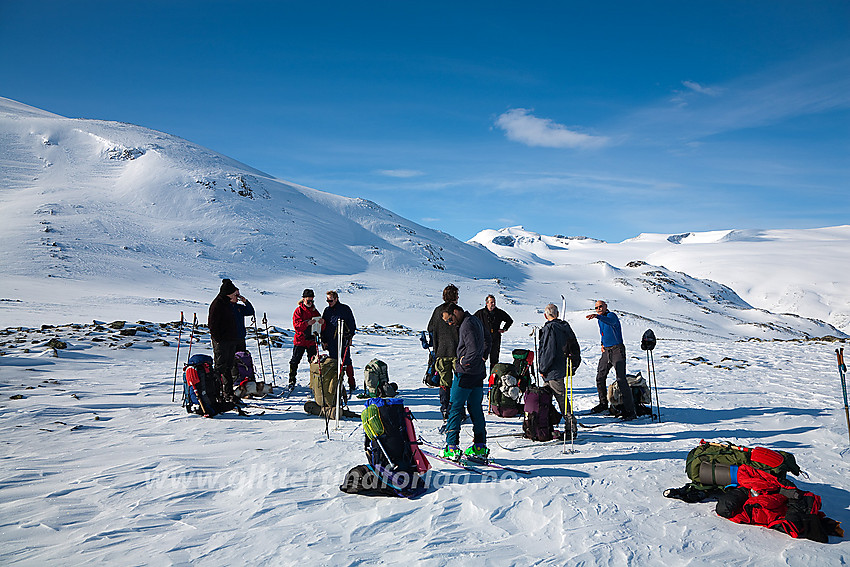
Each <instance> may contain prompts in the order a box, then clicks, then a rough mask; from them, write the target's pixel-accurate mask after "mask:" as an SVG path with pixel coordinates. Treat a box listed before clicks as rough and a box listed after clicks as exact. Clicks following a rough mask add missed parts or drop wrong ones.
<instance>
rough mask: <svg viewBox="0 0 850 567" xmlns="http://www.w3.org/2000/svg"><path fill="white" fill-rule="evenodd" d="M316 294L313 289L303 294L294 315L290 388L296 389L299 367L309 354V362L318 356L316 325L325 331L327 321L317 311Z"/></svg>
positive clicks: (306, 290)
mask: <svg viewBox="0 0 850 567" xmlns="http://www.w3.org/2000/svg"><path fill="white" fill-rule="evenodd" d="M315 297H316V294H315V293H313V290H312V289H309V288H307V289H305V290H304V292H303V293H302V294H301V299H300V300H299V301H298V307H296V308H295V312H294V313H293V314H292V328H293V329H295V337H293V339H292V358H291V359H290V360H289V387H290V389H292V388H295V382H296V380H295V376H296V374H298V365H299V364H300V363H301V359H302V358H303V357H304V353H305V352H306V353H307V362H310V359H312V358H313V357H314V356H316V354H318V351H319V349H318V346H317V342H316V337H315V336H313V334H312V327H313V324H314V323H319V324H320V325H321V326H322V328H321V330H322V331H324V330H325V320H324V319H322V315H321V313H319V310H318V309H316V305H315Z"/></svg>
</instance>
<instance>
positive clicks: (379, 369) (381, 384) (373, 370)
mask: <svg viewBox="0 0 850 567" xmlns="http://www.w3.org/2000/svg"><path fill="white" fill-rule="evenodd" d="M363 389H364V390H365V391H366V394H367V395H368V396H369V397H370V398H392V397H395V395H396V393H398V385H396V383H395V382H390V375H389V372H388V370H387V363H386V362H384V361H382V360H378V359H377V358H373V359H372V360H370V361H369V364H367V365H366V368H365V369H364V371H363Z"/></svg>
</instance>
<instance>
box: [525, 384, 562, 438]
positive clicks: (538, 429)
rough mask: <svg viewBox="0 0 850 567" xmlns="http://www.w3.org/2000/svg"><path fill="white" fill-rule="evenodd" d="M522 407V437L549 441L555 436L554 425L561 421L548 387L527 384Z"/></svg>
mask: <svg viewBox="0 0 850 567" xmlns="http://www.w3.org/2000/svg"><path fill="white" fill-rule="evenodd" d="M524 409H525V418H524V419H523V422H522V436H523V437H525V438H526V439H531V440H533V441H551V440H552V439H554V438H555V426H556V425H557V424H558V423H559V422H560V421H561V414H560V413H559V412H558V410H556V409H555V406H554V405H552V391H551V390H550V389H548V388H537V387H536V386H529V387H528V390H527V391H526V392H525V406H524Z"/></svg>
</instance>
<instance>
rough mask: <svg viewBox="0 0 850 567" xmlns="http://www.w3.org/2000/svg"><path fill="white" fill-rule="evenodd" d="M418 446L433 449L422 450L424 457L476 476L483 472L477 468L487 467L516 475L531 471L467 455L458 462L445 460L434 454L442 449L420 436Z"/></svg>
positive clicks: (527, 473) (526, 473)
mask: <svg viewBox="0 0 850 567" xmlns="http://www.w3.org/2000/svg"><path fill="white" fill-rule="evenodd" d="M419 444H420V445H424V446H426V447H430V448H431V449H433V451H429V450H426V449H422V452H423V453H425V454H426V455H428V456H429V457H433V458H435V459H437V460H438V461H442V462H444V463H448V464H450V465H454V466H456V467H459V468H462V469H465V470H468V471H470V472H474V473H478V474H484V471H483V470H482V469H480V468H479V467H487V468H491V469H498V470H502V471H506V472H512V473H517V474H524V475H529V474H531V471H528V470H525V469H518V468H515V467H509V466H506V465H502V464H499V463H496V462H494V461H493V460H491V459H481V458H478V457H472V456H469V455H463V456H461V458H460V460H459V461H454V460H452V459H447V458H445V457H443V456H441V455H438V454H436V452H437V451H439V450H440V449H442V447H440V446H438V445H436V444H434V443H431V442H429V441H427V440H425V439H423V438H422V436H421V435H420V436H419Z"/></svg>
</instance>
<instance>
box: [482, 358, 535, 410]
mask: <svg viewBox="0 0 850 567" xmlns="http://www.w3.org/2000/svg"><path fill="white" fill-rule="evenodd" d="M527 384H528V382H527V380H523V379H520V378H517V377H516V376H515V375H514V365H513V364H506V363H504V362H499V363H497V364H495V365H494V366H493V373H492V374H490V380H489V385H490V413H493V414H495V415H498V416H499V417H516V416H518V415H520V414H521V413H522V412H523V404H522V393H523V391H524V390H525V389H526V386H527Z"/></svg>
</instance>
